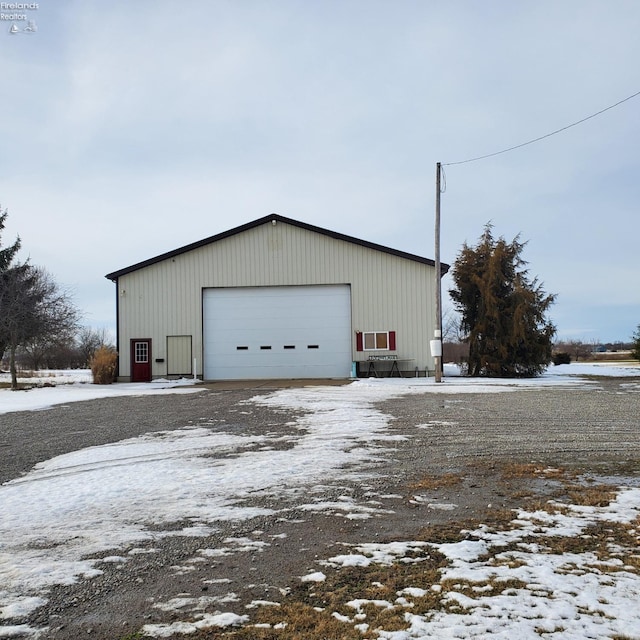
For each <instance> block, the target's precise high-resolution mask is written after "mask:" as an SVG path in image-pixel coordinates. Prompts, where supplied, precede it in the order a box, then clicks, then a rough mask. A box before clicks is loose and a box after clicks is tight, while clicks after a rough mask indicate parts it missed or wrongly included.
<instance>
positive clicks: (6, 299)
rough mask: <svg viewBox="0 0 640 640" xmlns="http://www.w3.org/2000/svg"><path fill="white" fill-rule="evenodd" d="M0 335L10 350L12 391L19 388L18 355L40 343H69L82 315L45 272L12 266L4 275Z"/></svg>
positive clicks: (0, 287) (0, 294)
mask: <svg viewBox="0 0 640 640" xmlns="http://www.w3.org/2000/svg"><path fill="white" fill-rule="evenodd" d="M1 278H2V280H1V285H0V309H2V313H1V314H0V335H2V336H3V337H4V339H5V340H6V343H7V347H8V349H9V366H10V370H11V388H12V389H17V388H18V379H17V371H16V351H17V349H18V347H19V346H21V345H27V344H33V343H35V342H36V341H38V340H41V339H46V340H49V341H54V342H55V341H64V340H70V339H72V337H73V334H74V332H75V331H76V329H77V325H78V319H79V314H78V311H77V309H76V308H75V306H74V305H73V304H72V301H71V298H70V297H69V295H68V294H67V293H66V292H64V291H62V290H61V289H60V288H59V287H58V285H57V284H56V283H55V281H54V280H53V278H52V277H51V275H50V274H49V273H47V272H46V271H45V270H44V269H42V268H39V267H34V266H32V265H30V264H29V263H22V264H18V265H15V266H12V267H10V268H8V269H7V270H5V271H4V273H2V274H1Z"/></svg>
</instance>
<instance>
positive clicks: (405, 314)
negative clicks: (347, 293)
mask: <svg viewBox="0 0 640 640" xmlns="http://www.w3.org/2000/svg"><path fill="white" fill-rule="evenodd" d="M434 275H435V270H434V268H433V266H431V265H427V264H424V263H420V262H417V261H414V260H409V259H406V258H403V257H400V256H395V255H391V254H389V253H384V252H381V251H377V250H375V249H372V248H369V247H364V246H361V245H358V244H354V243H351V242H346V241H344V240H340V239H336V238H332V237H329V236H325V235H322V234H318V233H315V232H313V231H310V230H307V229H304V228H300V227H297V226H295V225H290V224H286V223H283V222H278V223H277V224H276V225H272V224H271V223H266V224H264V225H260V226H258V227H254V228H252V229H249V230H247V231H245V232H243V233H239V234H237V235H233V236H230V237H228V238H224V239H222V240H219V241H217V242H215V243H212V244H210V245H206V246H203V247H199V248H196V249H194V250H192V251H189V252H187V253H183V254H180V255H177V256H175V257H172V258H168V259H167V260H164V261H162V262H159V263H156V264H152V265H150V266H148V267H145V268H142V269H139V270H137V271H133V272H131V273H129V274H126V275H123V276H121V277H120V278H119V280H118V301H119V327H118V330H119V340H120V344H121V345H126V344H128V340H129V339H130V338H140V337H151V338H153V340H154V345H164V344H165V339H166V336H168V335H192V336H193V357H194V358H196V359H197V374H198V375H202V373H203V369H202V364H203V363H202V359H203V358H202V354H203V352H204V347H203V343H202V336H203V326H202V313H203V309H202V299H203V295H202V290H203V289H204V288H209V287H258V286H283V285H328V284H344V283H350V284H351V310H352V317H351V322H352V324H351V329H352V331H372V330H394V331H396V332H397V341H398V342H397V346H398V348H397V355H398V357H399V358H403V357H404V358H412V359H414V362H413V363H412V364H415V366H417V367H418V368H419V369H421V370H423V371H424V369H425V367H426V368H429V369H433V359H432V358H431V355H430V352H429V340H430V339H431V338H432V337H433V329H434V317H435V316H434V309H433V305H434V300H435V288H434V285H435V277H434ZM352 342H354V343H355V341H352ZM160 355H164V354H160V353H159V352H158V351H156V353H155V356H156V357H158V356H160ZM362 356H363V354H362V353H358V352H356V351H355V344H353V351H352V354H351V360H358V359H362ZM153 366H154V370H153V375H154V377H159V376H163V375H166V373H167V372H166V365H162V364H157V363H154V365H153ZM129 370H130V361H129V353H128V349H121V350H120V375H121V376H123V377H126V376H128V375H129Z"/></svg>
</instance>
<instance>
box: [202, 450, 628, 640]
mask: <svg viewBox="0 0 640 640" xmlns="http://www.w3.org/2000/svg"><path fill="white" fill-rule="evenodd" d="M498 470H500V471H502V472H503V475H504V477H507V478H510V479H513V478H525V479H526V478H541V479H553V480H554V483H555V484H557V485H558V487H557V490H556V488H554V494H557V495H556V500H554V501H549V500H548V499H542V498H539V499H538V500H529V499H527V504H526V509H527V511H529V512H532V511H536V510H540V511H546V512H548V513H554V512H555V513H560V512H562V513H569V514H570V513H571V511H572V510H573V508H574V507H575V506H576V505H579V506H588V507H603V506H606V505H608V504H609V503H610V502H611V500H612V499H614V498H615V495H616V489H615V487H612V486H610V485H599V484H597V483H593V482H589V481H580V482H582V483H579V480H578V479H579V477H580V476H579V475H578V474H576V473H573V472H571V473H569V472H566V471H565V470H563V469H549V468H545V467H544V466H542V465H536V464H521V463H511V464H508V465H506V466H505V467H504V468H503V469H501V468H498ZM463 481H464V477H463V476H460V475H456V474H446V475H445V476H440V477H432V476H426V477H424V478H422V479H420V480H419V481H417V482H415V483H412V484H411V485H410V486H409V488H410V489H411V490H416V489H421V490H437V489H442V488H446V487H451V486H456V485H458V484H460V483H461V482H463ZM559 496H561V497H562V498H563V499H564V500H565V501H566V502H558V501H557V498H558V497H559ZM514 519H515V513H514V511H513V510H512V509H507V508H502V509H493V510H490V511H488V512H486V513H485V514H483V517H482V520H481V521H479V520H477V519H469V520H467V521H457V522H450V523H446V524H441V525H432V526H428V527H425V528H423V529H421V530H420V532H419V533H418V535H417V536H415V537H414V539H415V540H418V541H425V542H429V543H433V544H441V543H455V542H459V541H461V540H465V539H468V540H473V539H476V538H477V535H478V534H474V531H477V530H478V529H479V528H482V529H485V530H486V529H488V530H492V531H505V530H508V529H513V528H516V527H518V526H521V525H519V524H518V523H516V522H514ZM542 531H543V530H542V529H541V530H540V532H534V533H532V534H531V536H525V537H523V538H519V539H518V541H517V542H514V543H513V544H507V545H500V546H496V547H494V548H491V549H490V550H489V552H488V553H487V555H486V557H484V558H479V559H478V560H479V561H481V562H483V561H484V562H488V563H492V564H494V565H496V566H505V565H506V566H509V567H511V568H516V567H518V566H520V563H525V561H524V560H522V559H518V558H517V557H510V554H509V551H518V552H520V551H521V550H522V544H523V543H527V542H529V543H535V544H536V545H539V547H540V551H539V553H541V554H551V553H553V554H569V553H575V554H584V553H592V554H593V555H594V557H595V558H596V560H594V566H593V569H594V571H598V572H617V571H629V572H631V573H640V553H638V552H637V550H638V547H639V542H640V518H638V519H637V520H636V521H635V522H631V523H629V524H620V523H612V522H597V523H594V524H593V525H592V526H589V527H587V528H586V529H584V531H583V532H582V534H581V535H579V536H573V537H565V536H553V535H544V533H542ZM408 556H411V557H412V558H411V559H412V561H411V562H396V563H393V564H391V565H377V564H372V565H370V566H368V567H341V568H324V569H323V571H324V573H325V574H326V575H327V577H326V580H325V581H323V582H320V583H315V582H314V583H302V582H300V583H298V584H297V585H295V586H294V587H293V588H292V589H291V591H290V592H289V593H288V594H287V595H286V596H284V597H283V599H282V602H281V604H280V605H279V606H263V607H259V608H257V609H255V610H253V612H252V614H251V621H250V623H248V624H247V625H245V626H243V627H241V628H235V629H225V630H216V631H213V630H210V631H201V632H198V633H197V634H195V635H194V636H191V637H193V638H194V640H204V639H205V638H206V639H211V638H231V639H234V640H374V639H377V638H378V637H379V634H378V631H379V630H382V629H384V630H385V631H387V632H393V631H401V630H405V629H407V625H408V622H407V620H406V619H405V616H406V613H407V612H408V611H410V612H411V614H414V615H428V614H429V613H430V612H434V611H448V612H456V613H464V612H465V608H464V607H462V606H461V605H460V604H459V603H458V602H457V601H456V599H455V597H453V598H452V597H449V595H450V594H451V593H461V594H464V595H465V596H468V597H469V598H472V599H477V598H480V597H492V596H498V595H500V594H505V595H510V594H512V593H515V592H516V591H518V590H522V589H525V588H526V584H524V583H523V582H521V581H520V580H518V579H510V580H505V579H504V578H502V579H493V578H492V579H489V580H487V581H484V582H470V581H465V580H460V579H457V580H442V579H441V578H442V575H441V570H442V569H443V568H445V567H446V566H448V561H447V559H446V558H445V557H444V556H443V555H441V554H440V553H439V552H438V551H437V550H435V549H434V547H432V546H430V545H429V546H426V547H417V548H414V550H413V551H412V552H411V553H409V554H408ZM567 570H568V571H571V566H570V565H568V566H567ZM408 587H412V588H413V589H421V590H422V591H413V592H412V593H411V595H409V594H407V592H404V591H403V590H404V589H406V588H408ZM399 596H402V598H403V599H404V600H398V598H399ZM550 597H551V596H550ZM358 601H360V602H358ZM348 603H350V604H348ZM360 623H364V624H365V625H366V626H365V627H358V626H357V625H359V624H360ZM615 640H626V639H625V636H616V637H615Z"/></svg>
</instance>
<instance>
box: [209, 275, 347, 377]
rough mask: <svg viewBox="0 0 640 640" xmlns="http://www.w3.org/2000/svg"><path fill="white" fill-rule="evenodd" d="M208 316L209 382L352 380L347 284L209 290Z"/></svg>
mask: <svg viewBox="0 0 640 640" xmlns="http://www.w3.org/2000/svg"><path fill="white" fill-rule="evenodd" d="M203 312H204V345H205V371H204V374H205V378H206V379H210V380H216V379H251V378H294V377H301V378H317V377H348V376H349V375H350V372H351V295H350V288H349V286H348V285H326V286H300V287H246V288H231V289H206V290H205V291H204V294H203ZM239 347H241V348H239ZM264 347H270V348H264Z"/></svg>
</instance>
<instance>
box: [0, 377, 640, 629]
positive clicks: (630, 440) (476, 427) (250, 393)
mask: <svg viewBox="0 0 640 640" xmlns="http://www.w3.org/2000/svg"><path fill="white" fill-rule="evenodd" d="M271 391H273V389H272V388H270V387H268V386H264V387H261V388H229V389H224V388H221V387H220V386H215V385H212V386H210V387H208V388H206V389H203V390H202V391H201V392H200V393H195V394H190V395H166V396H154V397H144V396H142V397H121V398H112V399H106V400H96V401H90V402H82V403H74V404H70V405H67V406H57V407H54V408H51V409H49V410H45V411H37V412H21V413H12V414H5V415H0V481H1V482H5V481H7V480H10V479H12V478H16V477H19V476H20V475H21V474H22V473H24V472H27V471H29V470H30V469H31V468H32V467H33V465H34V464H36V463H37V462H40V461H43V460H46V459H49V458H51V457H53V456H56V455H59V454H62V453H66V452H70V451H74V450H77V449H80V448H83V447H88V446H92V445H100V444H105V443H109V442H116V441H119V440H122V439H125V438H131V437H134V436H137V435H140V434H144V433H148V432H150V431H161V430H168V429H178V428H182V427H185V426H199V425H205V424H206V425H207V427H208V428H211V418H212V416H215V419H216V422H217V424H219V425H220V427H219V428H220V429H223V430H224V431H226V432H233V433H238V434H242V435H251V434H259V433H261V432H262V431H263V430H264V429H265V428H266V425H269V429H270V430H271V431H273V429H274V426H273V425H274V424H277V425H279V426H278V427H277V429H278V430H279V431H281V432H282V434H283V435H286V434H289V433H291V432H293V431H294V430H295V428H296V427H295V425H293V420H294V419H295V418H296V415H294V414H292V413H291V412H285V411H281V410H277V409H273V408H270V407H266V406H263V405H260V404H254V403H252V410H251V412H250V413H247V412H246V411H245V410H243V407H245V408H246V405H241V403H243V402H245V401H247V400H249V399H250V398H252V397H255V396H256V395H259V394H267V393H270V392H271ZM377 408H378V409H380V410H381V411H383V412H384V413H386V414H387V415H389V416H391V417H392V420H391V422H390V425H391V426H390V432H391V433H393V434H394V435H402V436H405V437H406V438H405V439H402V440H394V441H393V442H389V443H388V444H387V445H378V446H386V447H387V448H388V450H387V451H385V455H384V456H381V460H379V461H378V462H377V463H376V464H375V465H374V466H372V468H371V469H369V475H368V478H367V480H366V481H364V482H357V483H355V482H350V481H348V480H345V481H344V482H340V483H339V484H337V483H330V484H328V485H327V486H323V487H321V488H317V489H316V490H315V491H316V494H317V493H318V492H320V493H321V495H322V497H324V498H326V499H327V500H331V499H333V500H335V499H338V497H341V498H342V499H344V497H345V496H347V497H348V498H350V499H352V500H354V501H358V502H360V503H363V504H364V503H367V501H370V500H371V497H372V496H375V497H376V499H377V501H378V502H379V503H381V504H382V505H383V507H384V511H385V513H384V514H378V515H376V516H375V517H372V518H369V519H347V518H344V517H341V516H340V515H337V514H332V513H309V512H302V511H300V510H299V509H297V506H296V504H295V503H292V502H291V501H289V502H288V503H287V502H286V501H284V500H283V501H282V502H278V501H277V500H275V499H270V500H269V503H268V504H264V503H260V504H259V506H267V507H269V508H271V509H273V510H274V511H275V512H277V515H274V516H262V517H259V518H254V519H253V520H250V521H243V522H241V523H233V522H226V523H219V530H218V531H216V533H215V534H213V535H211V536H209V537H208V538H206V539H202V538H192V537H183V536H175V537H165V538H161V539H160V540H158V541H155V542H154V547H155V552H154V553H153V554H142V553H141V554H139V555H135V556H132V557H131V558H130V559H129V560H128V562H126V563H124V564H119V565H117V566H109V565H104V567H101V568H104V573H103V574H102V575H100V576H98V577H96V578H93V579H91V580H84V581H81V582H80V583H78V584H76V585H71V586H65V587H57V588H55V589H53V590H52V592H51V593H50V595H49V601H48V603H47V604H46V605H45V606H44V607H42V608H41V609H39V610H38V611H36V612H35V613H34V614H33V615H31V616H30V619H29V620H28V621H27V620H24V621H21V622H28V623H29V624H31V625H32V626H34V627H48V629H49V631H48V632H47V633H46V636H45V637H47V638H52V639H59V640H63V639H64V640H71V639H74V640H75V639H76V638H79V637H87V636H89V637H92V638H96V639H98V640H107V639H109V640H114V639H118V638H122V637H125V636H126V635H127V634H131V633H133V632H135V631H137V630H139V629H140V628H141V627H142V626H143V625H144V624H148V623H149V622H160V621H164V622H167V621H169V622H170V621H172V620H174V619H179V616H178V618H176V613H175V612H171V611H164V610H163V609H161V608H157V607H154V606H153V603H158V602H166V601H167V600H169V599H171V598H174V597H176V596H177V594H181V593H182V594H184V593H189V594H196V596H197V595H202V596H205V595H206V596H207V597H208V598H211V601H212V602H213V601H215V599H216V598H224V595H225V594H227V593H228V592H229V591H230V590H232V591H234V592H235V593H236V594H237V596H238V598H237V600H236V601H235V602H230V603H228V604H225V610H228V611H237V612H238V613H241V612H244V611H245V605H246V604H247V603H249V602H251V601H253V600H256V599H262V600H277V599H278V598H279V597H280V596H281V593H282V591H281V590H285V589H287V587H288V586H289V585H291V584H292V583H293V582H295V581H296V580H298V579H299V576H301V575H305V574H306V573H309V572H310V571H314V570H315V569H316V568H317V560H318V558H324V557H327V556H328V555H329V554H331V553H332V549H334V548H335V547H336V545H340V544H342V543H357V542H363V541H373V540H375V541H384V540H398V539H412V536H413V535H415V533H416V532H417V531H418V530H419V529H420V528H421V527H424V526H425V525H428V524H437V523H442V522H446V521H447V520H454V521H463V520H469V519H477V518H480V517H482V515H483V514H484V513H485V511H486V510H487V509H488V508H489V507H494V506H496V505H497V506H503V505H504V506H505V507H513V506H516V505H517V504H518V495H519V492H521V491H522V489H523V488H526V489H527V490H529V491H531V490H532V489H533V490H535V491H536V492H538V493H539V494H540V495H545V493H547V492H551V491H553V490H554V488H555V487H554V486H553V483H552V482H551V481H549V482H547V483H545V482H543V481H540V482H539V483H538V484H537V485H536V486H535V487H533V488H532V487H531V481H530V480H526V479H518V478H515V479H513V478H512V479H509V480H505V479H504V477H503V476H502V474H501V468H502V467H503V465H504V464H505V462H536V463H540V464H542V465H546V466H555V467H557V466H562V467H565V468H575V469H578V470H581V471H584V472H588V473H592V474H594V475H596V476H603V477H605V476H606V477H609V476H617V477H620V476H624V481H625V482H628V483H636V482H637V478H638V477H639V476H640V419H639V415H640V379H632V378H624V379H621V378H602V379H593V380H591V381H589V383H588V385H587V384H585V386H583V387H581V388H572V389H563V388H554V387H550V388H527V387H524V388H518V389H514V390H513V391H511V392H508V393H466V394H457V393H456V394H453V393H452V394H449V393H446V392H441V393H430V394H420V395H410V396H404V397H401V398H397V399H394V400H390V401H387V402H383V403H381V404H380V405H378V407H377ZM444 474H456V475H458V476H460V477H462V478H463V480H462V482H461V483H459V484H456V485H455V486H453V487H450V488H447V487H446V486H445V487H444V488H441V489H437V490H434V491H433V492H432V494H433V498H434V499H441V500H450V501H451V502H455V504H456V505H457V507H456V510H455V511H454V512H451V511H439V510H433V509H427V508H426V506H422V505H420V504H419V503H416V502H415V501H413V500H411V499H410V497H411V494H412V483H415V482H416V481H419V480H420V479H421V478H423V477H425V476H442V475H444ZM263 500H264V499H263ZM289 500H290V499H289ZM252 537H253V539H256V540H257V539H261V540H262V539H267V538H268V539H269V541H270V544H269V548H268V549H267V550H266V551H264V552H261V553H259V549H258V548H257V547H255V548H253V550H252V549H251V548H249V549H248V550H247V549H246V548H245V549H244V550H242V549H238V551H237V553H230V554H229V555H225V556H223V557H220V558H218V559H216V562H215V571H214V574H215V575H214V576H212V566H213V565H211V564H206V565H205V563H202V564H200V565H199V566H198V565H197V564H194V565H192V566H191V567H190V570H189V571H180V570H179V568H180V567H181V566H183V565H184V563H185V562H186V561H187V560H188V559H189V558H193V557H194V555H196V553H197V550H198V549H201V548H203V547H207V546H208V547H212V548H214V547H216V546H218V547H220V546H221V545H223V544H224V542H223V541H225V540H228V539H230V538H233V539H236V540H241V539H250V538H252ZM279 540H281V541H282V542H278V541H279ZM285 540H286V543H285V542H284V541H285ZM226 544H227V546H228V545H229V543H228V542H227V543H226ZM334 551H335V549H334ZM218 602H220V600H218ZM217 606H218V607H219V606H220V605H219V604H218V605H217ZM12 623H16V621H15V620H12ZM1 631H2V626H1V625H0V636H1V635H2V633H1ZM176 637H183V636H176Z"/></svg>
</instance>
